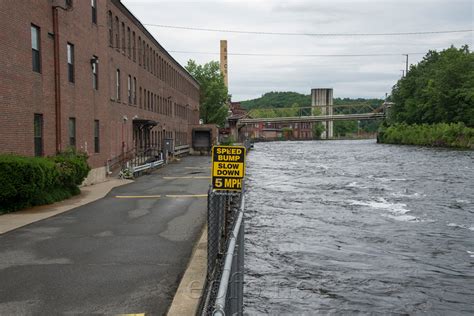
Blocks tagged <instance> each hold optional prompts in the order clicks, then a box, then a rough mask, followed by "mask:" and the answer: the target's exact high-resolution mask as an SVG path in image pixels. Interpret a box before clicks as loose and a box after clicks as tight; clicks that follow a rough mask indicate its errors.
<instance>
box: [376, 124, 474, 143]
mask: <svg viewBox="0 0 474 316" xmlns="http://www.w3.org/2000/svg"><path fill="white" fill-rule="evenodd" d="M377 141H378V142H379V143H385V144H400V145H419V146H430V147H450V148H463V149H474V128H470V127H467V126H466V125H464V124H463V123H449V124H448V123H439V124H431V125H430V124H420V125H417V124H413V125H408V124H393V125H390V126H388V127H385V128H382V129H381V130H380V131H379V134H378V137H377Z"/></svg>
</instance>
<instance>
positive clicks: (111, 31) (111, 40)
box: [107, 11, 114, 47]
mask: <svg viewBox="0 0 474 316" xmlns="http://www.w3.org/2000/svg"><path fill="white" fill-rule="evenodd" d="M107 24H108V27H109V46H110V47H113V46H114V23H113V20H112V12H111V11H109V13H108V19H107Z"/></svg>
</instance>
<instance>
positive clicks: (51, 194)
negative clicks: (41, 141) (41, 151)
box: [0, 152, 90, 213]
mask: <svg viewBox="0 0 474 316" xmlns="http://www.w3.org/2000/svg"><path fill="white" fill-rule="evenodd" d="M89 170H90V168H89V166H88V164H87V156H86V155H84V154H77V153H75V152H66V153H61V154H59V155H57V156H54V157H49V158H41V157H22V156H16V155H0V173H1V174H0V213H5V212H11V211H15V210H18V209H22V208H25V207H29V206H35V205H43V204H50V203H53V202H56V201H60V200H63V199H66V198H68V197H70V196H72V195H75V194H78V193H80V190H79V187H78V185H80V184H81V183H82V181H83V180H84V178H85V177H86V176H87V174H88V172H89Z"/></svg>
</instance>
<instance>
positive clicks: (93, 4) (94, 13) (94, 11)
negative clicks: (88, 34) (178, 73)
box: [91, 0, 97, 24]
mask: <svg viewBox="0 0 474 316" xmlns="http://www.w3.org/2000/svg"><path fill="white" fill-rule="evenodd" d="M91 8H92V23H94V24H97V0H91Z"/></svg>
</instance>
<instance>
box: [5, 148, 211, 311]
mask: <svg viewBox="0 0 474 316" xmlns="http://www.w3.org/2000/svg"><path fill="white" fill-rule="evenodd" d="M209 166H210V158H209V157H187V158H185V159H182V160H181V161H180V162H179V163H176V164H170V165H168V166H167V167H166V168H163V169H160V170H158V171H157V172H155V173H153V174H151V175H145V176H142V177H140V178H138V179H137V180H136V181H134V182H133V183H130V184H127V185H123V186H120V187H116V188H114V189H112V191H111V192H110V193H109V194H107V195H106V197H104V198H102V199H99V200H96V201H95V202H91V203H89V204H87V205H83V206H80V207H78V208H75V209H73V210H70V211H69V212H66V213H63V214H58V215H56V216H54V217H51V218H47V219H44V220H42V221H39V222H36V223H31V224H29V225H27V226H24V227H21V228H18V229H15V230H12V231H10V232H7V233H4V234H2V235H0V280H1V286H0V315H18V314H20V315H24V314H27V315H57V314H81V315H90V314H110V315H117V314H131V313H135V314H137V313H138V314H139V313H145V314H146V315H163V314H165V313H166V312H167V311H168V308H169V306H170V304H171V301H172V299H173V297H174V295H175V293H176V290H177V288H178V284H179V282H180V280H181V277H182V275H183V274H184V271H185V270H186V267H187V265H188V262H189V258H190V256H191V253H192V250H193V247H194V246H195V244H196V243H197V241H198V239H199V237H200V236H201V232H202V229H203V227H204V225H205V222H206V203H207V200H206V198H205V196H206V193H207V190H208V187H209V182H210V169H209Z"/></svg>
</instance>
